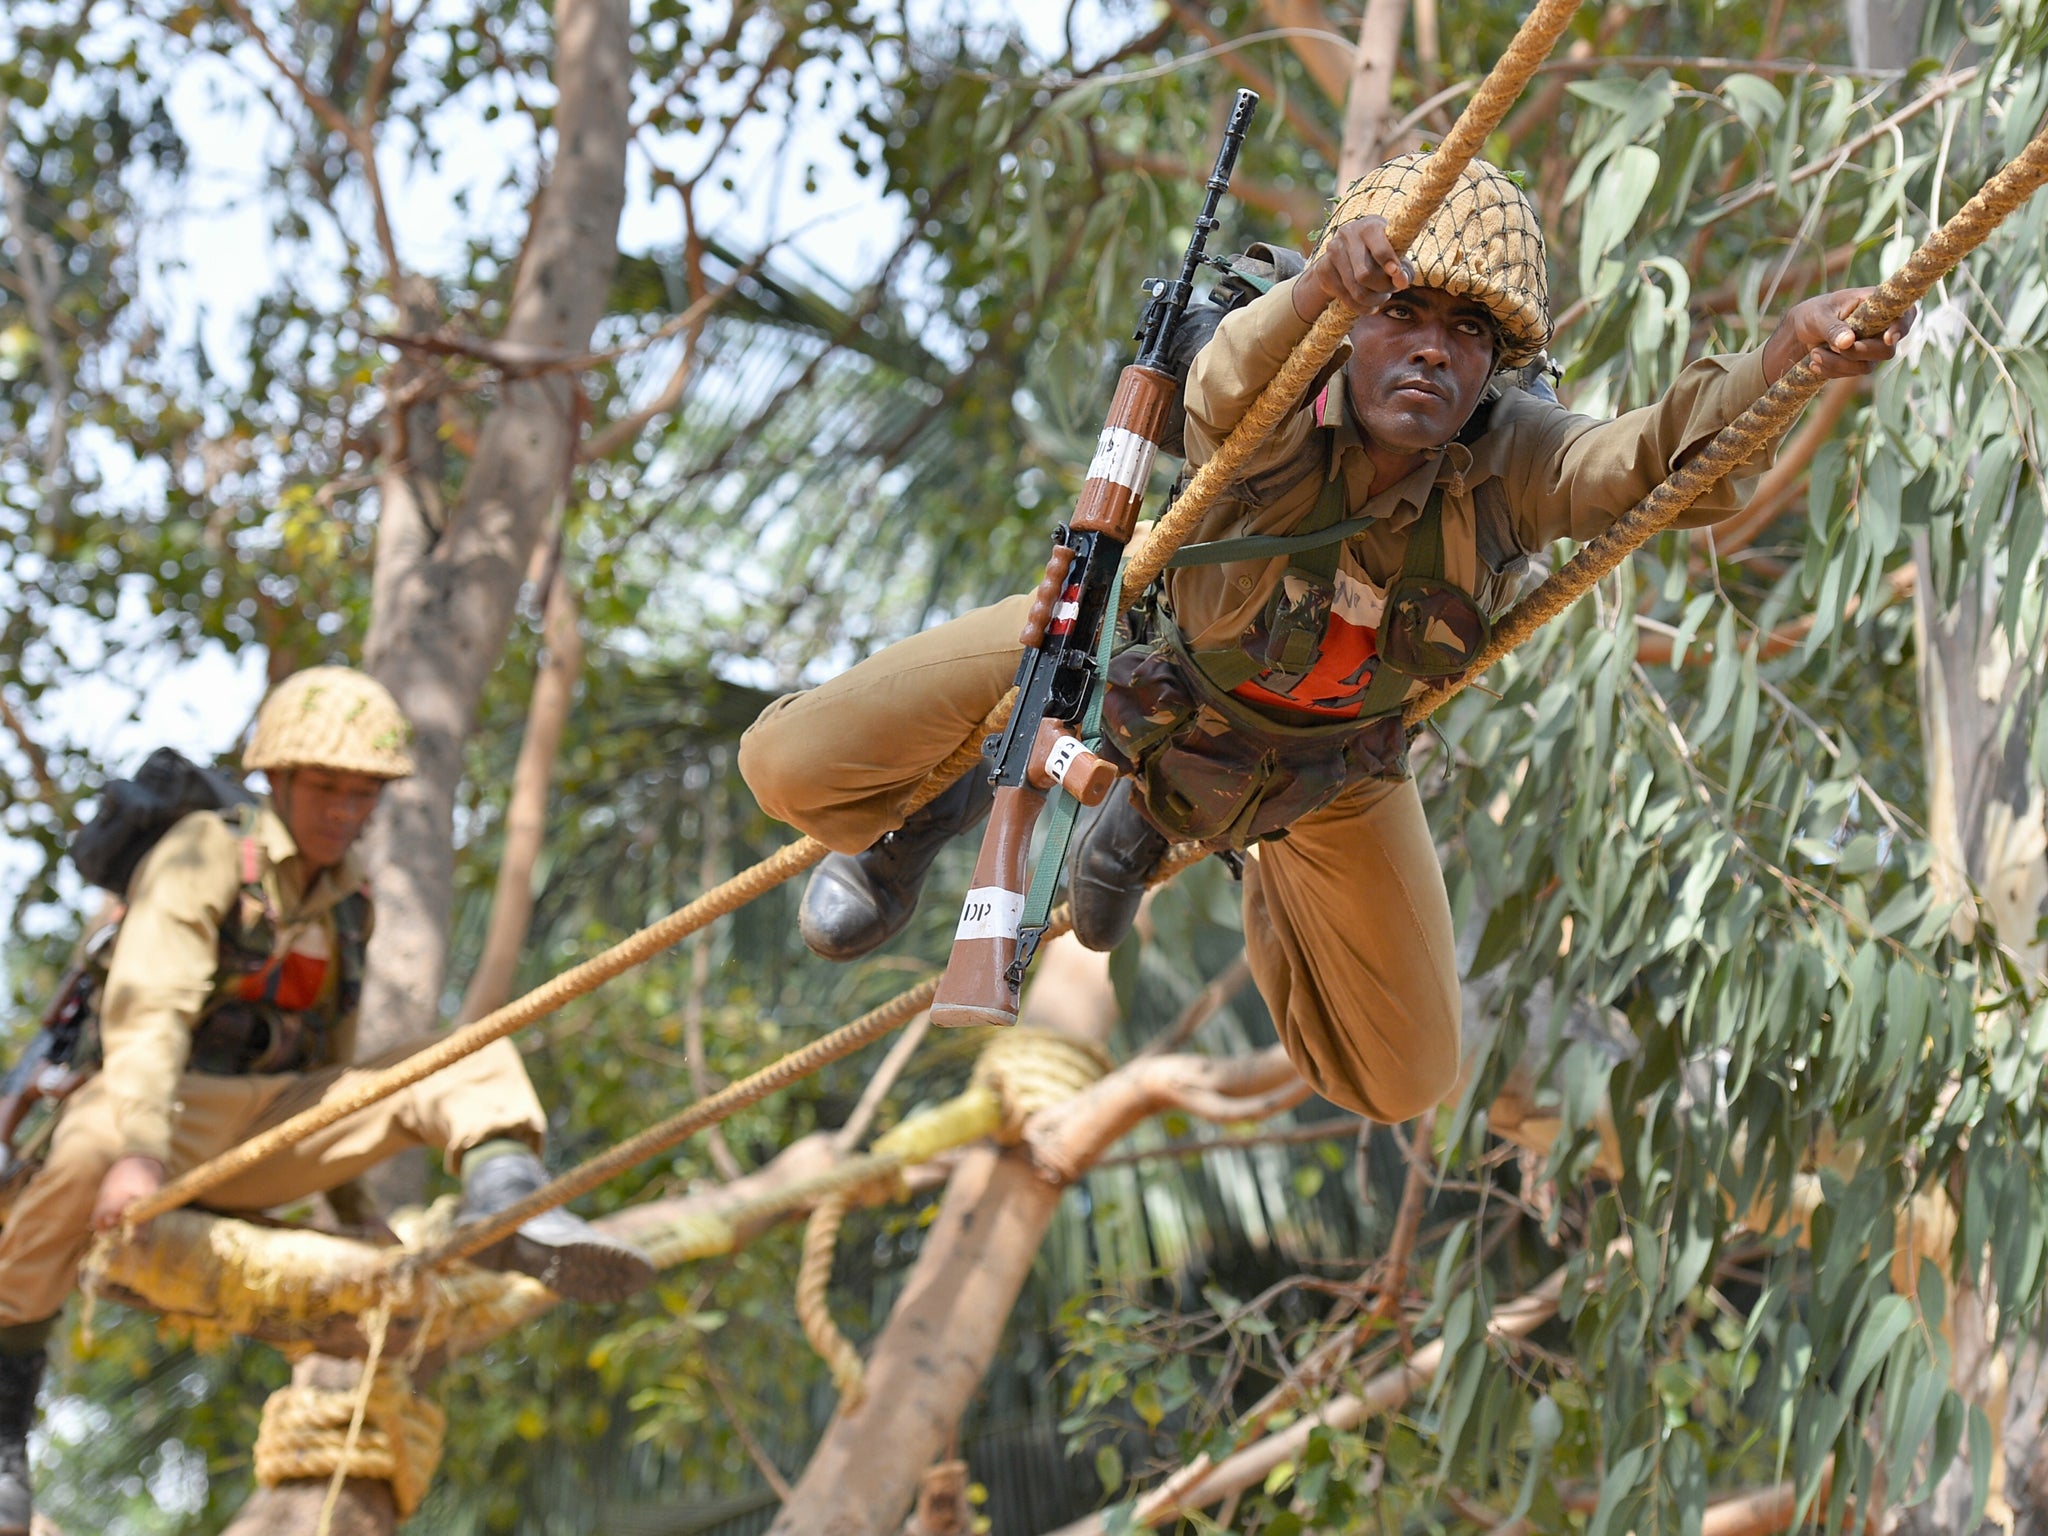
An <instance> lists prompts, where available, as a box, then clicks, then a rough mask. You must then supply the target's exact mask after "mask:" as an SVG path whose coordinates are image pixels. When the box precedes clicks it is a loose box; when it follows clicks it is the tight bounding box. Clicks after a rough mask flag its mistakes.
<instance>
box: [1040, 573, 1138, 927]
mask: <svg viewBox="0 0 2048 1536" xmlns="http://www.w3.org/2000/svg"><path fill="white" fill-rule="evenodd" d="M1116 579H1117V586H1116V587H1115V588H1113V589H1112V590H1121V589H1122V585H1123V579H1124V573H1123V566H1122V564H1121V563H1120V564H1119V565H1118V567H1117V573H1116ZM1116 621H1117V616H1116V615H1115V614H1113V613H1108V614H1104V615H1103V624H1102V636H1101V638H1100V639H1099V640H1098V641H1097V642H1096V645H1095V686H1094V688H1093V689H1092V690H1091V692H1090V696H1089V699H1088V707H1087V709H1085V710H1084V711H1082V714H1081V733H1080V734H1081V744H1082V745H1083V746H1085V747H1087V748H1088V749H1089V750H1090V751H1093V750H1094V749H1095V747H1096V746H1097V744H1098V743H1100V742H1101V740H1102V698H1103V695H1104V694H1105V693H1107V692H1108V691H1109V658H1110V656H1111V655H1112V654H1113V653H1114V652H1115V650H1116ZM1080 814H1081V802H1080V801H1078V800H1076V799H1075V798H1074V797H1073V796H1072V795H1070V794H1068V793H1067V792H1066V791H1065V790H1063V789H1059V788H1058V787H1055V788H1054V790H1053V805H1052V808H1051V810H1050V811H1049V812H1048V813H1047V819H1046V824H1045V842H1044V844H1043V845H1042V846H1041V847H1040V848H1039V850H1038V866H1037V868H1035V869H1033V870H1032V872H1031V889H1030V890H1029V891H1028V892H1026V893H1025V897H1024V920H1023V924H1022V929H1023V931H1024V932H1026V933H1029V932H1030V931H1031V930H1033V929H1040V930H1042V929H1044V927H1045V925H1046V923H1047V922H1048V921H1049V920H1050V919H1051V917H1052V907H1053V902H1054V900H1055V899H1056V898H1057V897H1058V895H1059V888H1060V874H1061V872H1062V871H1063V870H1064V869H1065V868H1066V863H1067V845H1068V844H1069V843H1071V842H1072V841H1073V838H1074V822H1075V820H1076V818H1078V817H1079V816H1080Z"/></svg>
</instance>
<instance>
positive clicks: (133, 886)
mask: <svg viewBox="0 0 2048 1536" xmlns="http://www.w3.org/2000/svg"><path fill="white" fill-rule="evenodd" d="M253 836H254V839H255V841H256V844H257V851H258V853H259V855H260V857H259V858H258V859H257V861H256V862H257V864H258V871H257V872H258V873H259V878H260V883H261V887H262V892H263V897H264V901H265V904H266V905H267V906H268V907H269V909H270V911H271V912H272V913H273V914H274V915H275V934H276V939H275V942H276V944H277V946H278V950H279V954H280V958H281V959H283V958H286V957H287V956H290V955H295V956H298V957H300V958H301V960H307V959H311V960H324V961H326V962H328V963H327V964H326V966H325V976H324V980H323V981H322V982H321V983H320V985H321V989H322V991H321V997H320V1000H321V1001H323V1002H326V1003H332V1001H333V989H334V988H335V986H336V985H337V971H338V967H337V965H336V964H334V963H332V962H333V961H334V960H335V959H336V958H337V957H336V955H335V950H334V943H335V940H334V925H333V923H332V920H331V917H332V913H333V910H334V908H335V907H336V905H337V904H338V903H340V902H341V901H342V900H343V899H344V898H345V897H347V896H349V895H350V894H352V893H353V892H355V891H357V890H359V889H360V888H361V885H362V874H361V870H360V868H359V867H358V866H357V865H356V863H355V861H354V859H353V857H351V858H349V859H348V860H345V861H344V862H343V863H342V864H341V866H340V867H339V868H336V869H332V870H326V871H322V872H321V873H320V874H319V875H317V876H315V877H313V878H311V879H310V881H309V879H308V871H307V870H306V869H305V867H304V865H303V863H302V861H301V860H300V858H299V856H298V849H297V847H296V846H295V845H294V844H293V842H292V836H291V833H290V832H289V831H288V830H287V829H286V827H285V824H284V822H283V821H282V820H281V819H280V818H279V817H278V816H277V815H276V814H275V813H274V812H273V811H271V810H270V809H269V808H268V807H265V808H263V809H262V811H261V812H260V813H259V814H258V816H257V819H256V822H255V826H254V831H253ZM243 859H244V850H243V844H242V838H241V837H240V836H239V835H238V834H237V833H236V831H235V830H234V829H232V828H231V827H230V826H229V825H228V824H227V823H226V822H225V821H224V820H223V819H222V818H221V817H220V816H219V815H216V814H214V813H212V812H205V811H202V812H198V813H196V814H194V815H191V816H187V817H186V818H185V819H184V820H182V821H180V822H178V824H177V825H176V826H174V827H172V828H171V830H170V831H169V832H168V833H166V834H165V835H164V837H163V839H162V841H160V842H159V843H158V844H157V845H156V847H154V848H153V849H151V850H150V852H149V855H148V856H147V857H146V858H145V859H144V860H143V861H142V863H141V865H140V866H139V867H138V868H137V869H136V872H135V877H134V879H133V880H132V881H131V882H130V884H129V890H128V910H127V914H126V915H125V916H124V917H123V918H122V921H121V929H120V933H119V935H118V936H117V937H116V939H115V941H114V948H113V955H112V960H111V963H110V966H109V969H108V972H107V979H106V984H105V987H104V989H103V992H102V994H101V1008H100V1020H99V1031H100V1040H101V1044H102V1049H103V1052H104V1057H105V1062H104V1065H103V1067H102V1068H101V1070H100V1071H99V1072H98V1073H97V1074H96V1075H95V1076H93V1077H92V1078H91V1079H90V1080H89V1081H87V1082H86V1083H85V1085H84V1086H82V1087H81V1088H80V1089H79V1090H78V1091H77V1092H76V1093H75V1094H73V1095H72V1097H71V1098H70V1099H69V1100H68V1101H67V1102H66V1103H65V1105H64V1109H63V1113H62V1115H61V1117H60V1118H59V1120H58V1122H57V1128H56V1134H55V1136H54V1137H53V1138H52V1141H51V1145H50V1154H49V1159H48V1161H47V1163H46V1164H45V1165H44V1166H43V1168H42V1169H40V1170H39V1171H38V1172H37V1173H36V1175H35V1177H34V1178H33V1179H32V1180H31V1181H30V1182H29V1184H28V1186H27V1187H26V1188H25V1189H24V1190H23V1191H22V1194H21V1198H20V1199H19V1201H18V1202H17V1203H16V1205H15V1206H14V1209H13V1210H12V1211H11V1212H10V1213H9V1214H8V1217H7V1221H6V1225H5V1227H0V1327H6V1326H12V1325H15V1324H19V1323H32V1322H37V1321H40V1320H41V1319H43V1318H45V1317H48V1316H50V1315H52V1314H53V1313H55V1312H56V1311H57V1310H58V1309H59V1308H60V1307H62V1306H63V1304H64V1298H65V1297H66V1296H67V1295H69V1294H70V1291H71V1288H72V1286H73V1284H74V1283H75V1281H76V1278H77V1272H78V1264H79V1261H80V1259H81V1258H83V1256H84V1254H85V1251H86V1249H87V1247H89V1246H90V1244H91V1240H92V1231H91V1226H90V1221H91V1215H92V1207H93V1202H94V1199H95V1198H96V1196H97V1195H98V1192H99V1187H100V1181H101V1180H102V1179H103V1178H104V1177H105V1175H106V1172H107V1170H108V1169H109V1168H110V1167H112V1166H113V1164H114V1163H115V1162H116V1161H117V1160H118V1159H120V1158H121V1157H123V1156H127V1155H131V1154H132V1155H141V1156H147V1157H153V1158H156V1159H157V1160H158V1161H160V1162H162V1163H163V1164H164V1166H165V1168H166V1170H167V1172H168V1173H169V1175H170V1176H172V1177H175V1176H176V1175H178V1174H180V1173H182V1172H184V1171H185V1170H187V1169H189V1168H192V1167H194V1166H196V1165H197V1164H199V1163H202V1162H204V1161H206V1159H208V1158H210V1157H212V1156H214V1155H215V1154H216V1153H219V1152H222V1151H225V1150H226V1149H227V1148H229V1147H231V1146H233V1145H235V1144H236V1143H238V1142H241V1141H244V1140H246V1139H248V1137H249V1136H251V1135H253V1134H254V1133H255V1132H257V1131H259V1130H262V1129H264V1128H265V1127H267V1126H270V1125H274V1124H276V1123H277V1122H278V1121H280V1120H283V1119H285V1118H287V1117H288V1116H290V1115H292V1114H295V1113H297V1112H298V1111H299V1110H302V1109H305V1108H306V1107H308V1106H309V1105H311V1104H312V1103H313V1102H314V1101H315V1100H316V1099H318V1098H319V1097H320V1096H321V1094H322V1093H323V1092H324V1091H325V1090H326V1089H327V1088H328V1087H329V1086H330V1085H332V1084H333V1083H335V1082H337V1081H339V1080H341V1079H343V1078H345V1077H347V1076H349V1075H350V1074H351V1072H362V1071H369V1070H374V1069H375V1068H376V1067H377V1066H380V1065H382V1064H384V1063H385V1062H387V1061H389V1060H394V1059H396V1058H397V1057H399V1056H402V1055H404V1054H406V1050H407V1048H401V1049H400V1050H397V1051H393V1052H391V1053H389V1054H388V1055H387V1056H385V1057H380V1058H378V1059H377V1060H375V1061H371V1062H366V1063H364V1064H362V1066H360V1067H357V1068H353V1069H351V1068H349V1067H348V1066H346V1065H345V1064H346V1063H347V1062H348V1061H349V1059H350V1058H351V1057H352V1056H353V1055H354V1050H355V1019H354V1016H353V1014H352V1013H349V1014H346V1015H344V1016H341V1017H338V1018H336V1019H335V1020H334V1026H333V1028H332V1029H330V1030H329V1031H328V1032H327V1033H326V1035H325V1038H324V1046H323V1049H322V1052H321V1054H322V1056H323V1057H324V1059H325V1060H326V1061H327V1063H329V1064H328V1065H326V1066H325V1067H323V1068H319V1069H316V1070H312V1071H307V1072H278V1073H267V1074H248V1075H244V1076H235V1077H228V1076H218V1075H214V1074H209V1073H200V1072H188V1071H186V1070H185V1068H186V1062H187V1059H188V1057H189V1055H190V1052H191V1047H192V1031H193V1028H194V1027H195V1025H197V1024H198V1023H199V1022H200V1021H201V1019H202V1018H203V1017H205V1015H206V1013H207V1011H208V1009H209V1007H210V1006H211V1005H212V1004H214V1003H215V1002H216V1000H217V999H218V996H219V990H218V989H219V982H220V977H219V970H220V956H221V944H222V940H221V932H222V926H223V923H225V922H227V921H228V920H229V919H230V915H231V914H232V913H233V911H234V909H235V906H236V904H237V903H238V902H242V901H244V900H245V899H247V898H246V896H245V888H244V875H245V873H248V871H245V869H244V866H243ZM545 1129H546V1120H545V1117H544V1116H543V1115H542V1113H541V1108H540V1103H539V1101H538V1099H536V1098H535V1096H534V1092H533V1086H532V1084H531V1083H530V1082H529V1081H528V1080H527V1076H526V1068H525V1065H524V1063H523V1062H521V1060H520V1058H519V1053H518V1051H517V1050H515V1049H514V1048H513V1046H512V1045H511V1043H510V1042H509V1041H503V1040H501V1041H498V1042H496V1043H495V1044H493V1045H491V1046H489V1047H488V1048H486V1049H485V1050H483V1051H480V1052H478V1053H477V1054H476V1055H474V1056H471V1057H468V1058H467V1059H465V1060H464V1061H462V1062H460V1063H458V1064H457V1065H456V1066H454V1067H451V1068H449V1069H448V1070H447V1071H445V1072H440V1073H437V1074H435V1075H434V1076H432V1077H430V1078H428V1079H427V1080H426V1081H424V1082H422V1083H419V1084H417V1085H415V1086H414V1087H412V1088H409V1089H407V1090H406V1091H405V1092H403V1093H400V1094H396V1095H394V1096H393V1097H391V1098H388V1099H385V1100H383V1101H382V1102H380V1103H377V1104H373V1105H371V1106H369V1107H368V1108H366V1109H363V1110H360V1111H358V1112H357V1113H356V1114H353V1115H350V1116H349V1117H348V1118H346V1119H344V1120H341V1121H339V1122H338V1123H337V1124H335V1125H333V1126H330V1127H329V1128H328V1129H327V1130H325V1131H322V1132H320V1133H319V1134H318V1135H316V1136H313V1137H310V1138H308V1139H307V1140H305V1141H302V1142H300V1143H299V1144H298V1145H297V1146H295V1147H292V1148H291V1149H289V1150H288V1151H286V1152H284V1153H281V1154H280V1155H279V1156H278V1157H277V1158H275V1159H273V1160H272V1161H269V1162H266V1163H264V1164H263V1165H262V1166H261V1167H259V1168H256V1169H254V1170H252V1171H251V1172H249V1173H247V1174H244V1175H243V1176H241V1177H239V1178H236V1179H233V1180H230V1181H229V1182H228V1183H226V1184H223V1185H221V1186H220V1187H219V1188H217V1189H215V1190H213V1191H212V1192H211V1193H210V1194H209V1195H208V1196H207V1202H206V1203H207V1204H208V1205H209V1206H211V1207H214V1208H216V1209H220V1210H232V1211H255V1210H262V1209H265V1208H266V1207H269V1206H274V1205H282V1204H286V1203H288V1202H290V1201H294V1200H299V1199H303V1198H305V1197H306V1196H308V1195H311V1194H315V1193H318V1192H319V1191H322V1190H327V1189H332V1188H334V1187H335V1186H337V1185H339V1184H344V1183H346V1182H348V1181H349V1180H350V1179H353V1178H355V1177H356V1176H357V1175H359V1174H361V1173H364V1172H366V1171H367V1170H368V1169H370V1168H372V1167H374V1166H375V1165H376V1164H377V1163H379V1162H382V1161H383V1160H384V1159H386V1158H388V1157H390V1156H392V1155H393V1154H394V1153H397V1152H402V1151H406V1150H408V1149H410V1148H413V1147H428V1148H432V1149H434V1150H437V1151H440V1152H443V1153H444V1154H446V1156H447V1158H448V1160H449V1163H450V1166H451V1167H453V1166H454V1165H456V1164H457V1163H458V1162H459V1161H460V1159H461V1156H462V1154H463V1153H464V1152H466V1151H468V1150H469V1149H470V1148H472V1147H475V1146H477V1145H479V1144H480V1143H482V1142H485V1141H488V1140H491V1139H492V1138H494V1137H511V1138H514V1139H517V1140H520V1141H524V1142H526V1143H528V1144H529V1145H531V1146H533V1147H535V1148H536V1149H538V1148H539V1146H540V1144H541V1138H542V1135H543V1133H544V1132H545Z"/></svg>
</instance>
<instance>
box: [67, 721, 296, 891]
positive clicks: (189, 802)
mask: <svg viewBox="0 0 2048 1536" xmlns="http://www.w3.org/2000/svg"><path fill="white" fill-rule="evenodd" d="M255 803H256V797H255V796H254V795H253V794H251V793H250V792H249V790H248V789H247V788H246V787H245V786H244V785H243V783H242V781H241V780H239V779H237V778H235V777H234V776H233V775H232V774H228V773H221V772H219V771H217V770H215V769H211V768H201V767H200V766H199V765H198V764H197V763H194V762H192V761H191V760H190V759H189V758H187V757H185V756H184V754H182V753H180V752H178V751H176V750H175V749H174V748H171V747H159V748H157V750H156V751H154V752H152V753H150V754H149V758H148V760H147V761H146V762H144V763H143V765H142V766H141V768H139V769H137V770H136V774H135V777H134V778H132V779H115V780H113V781H112V782H111V783H109V784H108V785H107V786H106V788H105V789H103V790H102V791H101V792H100V804H99V809H98V810H97V811H95V812H94V813H93V818H92V820H91V821H89V822H87V823H86V824H85V825H84V826H82V827H80V828H79V829H78V831H77V832H76V833H75V834H73V836H72V839H71V849H70V852H71V862H72V863H73V864H74V865H75V866H77V869H78V872H79V873H80V874H81V875H83V876H84V877H85V878H86V880H87V881H89V882H90V883H91V884H93V885H96V886H99V887H100V888H101V889H102V890H107V891H112V892H113V893H114V894H115V895H116V896H121V895H125V894H126V893H127V890H128V882H129V880H130V879H131V878H133V876H134V874H135V866H136V865H138V864H140V863H141V862H142V859H143V855H145V854H147V853H148V852H149V850H150V849H152V848H154V847H155V846H156V845H157V843H158V842H159V841H161V840H162V838H163V835H164V834H165V833H166V832H168V831H170V830H171V828H172V827H173V826H175V825H177V823H178V822H179V821H181V820H182V819H183V818H185V817H186V816H189V815H191V814H192V813H193V812H194V811H221V810H227V809H229V808H231V807H234V806H238V805H254V804H255Z"/></svg>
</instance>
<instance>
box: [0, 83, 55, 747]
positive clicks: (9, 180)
mask: <svg viewBox="0 0 2048 1536" xmlns="http://www.w3.org/2000/svg"><path fill="white" fill-rule="evenodd" d="M12 106H13V103H12V102H11V101H10V100H9V98H8V96H7V94H6V93H5V92H4V91H0V202H4V204H5V206H6V210H7V222H8V223H9V224H10V225H11V226H13V229H14V239H15V242H16V244H18V245H19V246H20V247H21V264H20V267H19V268H18V270H19V272H20V274H21V276H20V281H19V285H18V286H19V291H20V293H21V298H22V304H23V306H24V307H25V308H26V309H27V310H28V325H29V330H30V331H32V332H33V333H34V334H35V338H36V351H37V354H38V355H37V362H38V363H39V364H40V365H41V367H42V370H43V379H44V381H45V383H46V385H47V387H48V390H49V396H50V424H49V426H48V428H47V429H46V433H45V436H44V438H43V478H44V479H45V480H46V481H48V482H49V484H48V487H47V489H48V494H49V496H50V500H51V503H52V506H53V509H54V510H56V511H58V512H62V511H63V509H64V508H65V507H66V506H67V505H68V504H69V501H70V482H71V476H70V451H69V447H70V435H71V367H70V364H69V363H67V362H66V361H65V357H64V338H63V337H61V336H59V335H58V334H57V295H58V293H59V291H60V289H61V286H62V283H63V276H64V273H63V266H62V264H61V263H60V262H59V260H58V258H57V247H56V244H55V242H53V241H52V240H51V239H50V237H49V236H48V235H46V234H44V233H43V232H42V231H41V230H39V229H37V228H36V227H35V222H34V220H33V219H32V218H31V217H30V212H29V206H28V188H27V187H25V186H23V185H22V181H21V178H20V177H19V176H18V175H16V174H15V170H14V162H13V160H12V159H10V158H9V157H8V154H7V147H8V143H9V141H10V139H11V138H12V137H13V133H12V112H11V108H12ZM8 724H9V726H10V728H11V729H13V730H14V731H15V734H16V735H17V736H19V735H21V731H20V727H19V724H18V722H16V721H14V720H13V719H12V717H11V716H10V718H9V721H8ZM22 740H23V742H24V744H25V745H26V744H27V743H28V739H27V737H25V736H24V737H22ZM29 750H30V758H31V760H32V761H33V762H36V763H41V762H42V757H41V754H40V753H38V752H36V751H34V750H33V748H32V746H30V748H29ZM43 777H44V774H43V772H42V770H41V769H40V768H39V769H38V771H37V778H38V780H41V779H42V778H43Z"/></svg>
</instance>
